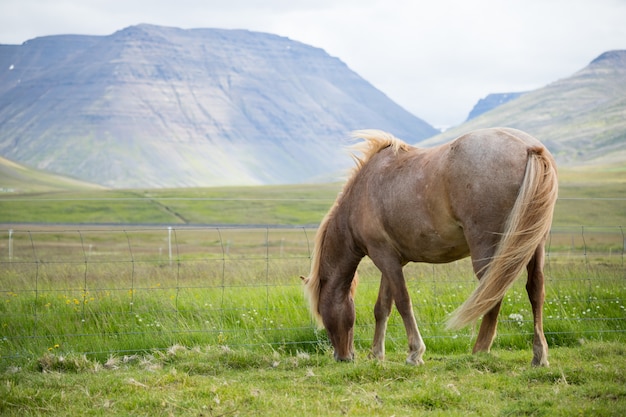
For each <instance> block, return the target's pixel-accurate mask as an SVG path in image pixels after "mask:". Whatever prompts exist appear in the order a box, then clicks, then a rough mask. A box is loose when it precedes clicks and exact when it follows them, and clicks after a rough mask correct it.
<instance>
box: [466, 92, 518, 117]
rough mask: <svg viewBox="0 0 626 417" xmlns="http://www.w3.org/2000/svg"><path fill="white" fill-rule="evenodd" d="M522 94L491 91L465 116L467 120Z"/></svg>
mask: <svg viewBox="0 0 626 417" xmlns="http://www.w3.org/2000/svg"><path fill="white" fill-rule="evenodd" d="M522 94H524V93H523V92H521V93H492V94H488V95H487V97H485V98H481V99H480V100H478V102H477V103H476V104H475V105H474V107H473V108H472V110H471V111H470V113H469V115H468V116H467V120H466V122H467V121H469V120H472V119H475V118H477V117H478V116H480V115H481V114H483V113H486V112H488V111H490V110H493V109H495V108H496V107H498V106H501V105H503V104H504V103H508V102H509V101H511V100H515V99H516V98H518V97H519V96H521V95H522Z"/></svg>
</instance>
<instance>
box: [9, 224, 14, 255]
mask: <svg viewBox="0 0 626 417" xmlns="http://www.w3.org/2000/svg"><path fill="white" fill-rule="evenodd" d="M9 262H13V229H9Z"/></svg>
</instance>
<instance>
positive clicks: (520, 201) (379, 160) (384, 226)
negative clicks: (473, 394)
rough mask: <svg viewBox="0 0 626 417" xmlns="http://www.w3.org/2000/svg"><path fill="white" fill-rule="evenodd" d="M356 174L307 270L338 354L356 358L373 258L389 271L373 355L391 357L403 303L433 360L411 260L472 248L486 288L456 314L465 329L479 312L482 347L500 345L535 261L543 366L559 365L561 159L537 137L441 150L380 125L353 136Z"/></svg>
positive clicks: (455, 144)
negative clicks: (551, 262)
mask: <svg viewBox="0 0 626 417" xmlns="http://www.w3.org/2000/svg"><path fill="white" fill-rule="evenodd" d="M353 136H354V137H355V138H361V139H364V141H363V142H361V143H359V144H357V145H355V147H354V149H355V150H356V151H357V152H362V153H363V156H362V157H358V156H355V155H354V154H353V157H354V159H355V162H356V168H355V169H354V171H353V173H352V176H351V177H350V178H349V180H348V181H347V182H346V184H345V185H344V188H343V191H342V192H341V193H340V194H339V196H338V197H337V199H336V201H335V203H334V205H333V206H332V207H331V209H330V210H329V212H328V213H327V214H326V216H325V217H324V219H323V220H322V222H321V224H320V227H319V229H318V231H317V234H316V237H315V244H314V250H313V255H312V261H311V272H310V274H309V276H308V277H306V278H305V277H302V279H303V281H304V287H305V295H306V296H307V298H308V302H309V308H310V310H311V313H312V315H313V317H314V318H315V319H316V320H317V321H318V323H319V324H320V325H321V326H323V327H325V328H326V331H327V333H328V336H329V339H330V341H331V343H332V345H333V348H334V357H335V359H336V360H338V361H344V360H352V359H354V347H353V340H354V333H353V332H354V323H355V317H356V316H355V308H354V291H355V288H356V283H357V278H356V270H357V267H358V265H359V262H360V261H361V259H362V258H363V257H364V256H368V257H369V258H370V259H371V260H372V261H373V263H374V264H375V265H376V267H377V268H378V269H379V270H380V271H381V272H382V277H381V281H380V289H379V292H378V299H377V301H376V304H375V307H374V316H375V319H376V328H375V332H374V340H373V343H372V352H371V353H372V355H373V356H374V357H375V358H377V359H379V360H383V359H384V357H385V332H386V328H387V320H388V317H389V314H390V313H391V309H392V305H393V303H394V302H395V305H396V308H397V309H398V312H399V313H400V315H401V317H402V320H403V322H404V326H405V329H406V333H407V339H408V344H409V354H408V357H407V360H406V361H407V363H409V364H415V365H419V364H422V363H424V361H423V359H422V356H423V354H424V352H425V350H426V346H425V345H424V341H423V340H422V337H421V335H420V332H419V330H418V327H417V323H416V320H415V316H414V314H413V306H412V303H411V298H410V296H409V293H408V291H407V287H406V282H405V279H404V275H403V267H404V265H406V264H407V263H408V262H428V263H446V262H451V261H455V260H458V259H461V258H464V257H466V256H468V255H469V256H471V261H472V266H473V270H474V272H475V274H476V276H477V278H478V280H479V284H478V286H477V287H476V289H475V290H474V292H473V293H472V294H471V295H470V296H469V298H468V299H467V300H466V301H465V302H464V303H463V304H462V305H461V306H460V307H459V308H458V309H456V310H455V311H454V312H453V313H452V315H451V316H450V317H449V318H448V322H447V325H448V328H450V329H459V328H461V327H464V326H466V325H468V324H471V323H473V322H475V321H476V320H478V318H480V317H481V316H483V318H482V322H481V325H480V330H479V332H478V336H477V339H476V343H475V345H474V348H473V352H474V353H476V352H489V350H490V348H491V345H492V342H493V340H494V337H495V334H496V326H497V318H498V312H499V311H500V305H501V303H502V299H503V297H504V294H505V292H506V291H507V290H508V289H509V288H510V286H511V285H512V284H513V283H514V282H515V280H516V279H517V277H518V276H519V275H520V273H521V271H522V269H523V268H524V267H526V270H527V272H528V280H527V283H526V290H527V292H528V297H529V299H530V303H531V306H532V313H533V320H534V336H533V359H532V365H535V366H548V344H547V342H546V338H545V335H544V332H543V303H544V298H545V289H544V274H543V266H544V256H545V250H544V248H545V242H546V239H547V236H548V233H549V230H550V226H551V223H552V214H553V211H554V205H555V202H556V198H557V192H558V183H557V172H556V166H555V162H554V159H553V157H552V155H551V154H550V152H549V151H548V150H547V149H546V147H545V146H543V145H542V144H541V143H540V142H539V141H538V140H537V139H535V138H533V137H532V136H530V135H528V134H526V133H524V132H522V131H519V130H516V129H510V128H492V129H481V130H477V131H473V132H470V133H467V134H465V135H463V136H460V137H458V138H457V139H455V140H454V141H452V142H449V143H446V144H443V145H441V146H437V147H434V148H416V147H413V146H410V145H408V144H406V143H404V142H403V141H401V140H399V139H397V138H395V137H394V136H392V135H391V134H388V133H385V132H381V131H377V130H362V131H357V132H354V133H353Z"/></svg>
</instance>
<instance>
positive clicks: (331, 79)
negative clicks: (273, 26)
mask: <svg viewBox="0 0 626 417" xmlns="http://www.w3.org/2000/svg"><path fill="white" fill-rule="evenodd" d="M369 127H376V128H381V129H385V130H389V131H390V132H393V133H394V134H396V135H397V136H399V137H403V138H405V139H407V140H411V141H414V142H417V141H420V140H423V139H425V138H428V137H430V136H432V135H434V134H436V133H437V131H436V130H435V129H434V128H433V127H432V126H430V125H428V124H427V123H425V122H424V121H422V120H420V119H419V118H417V117H415V116H414V115H412V114H410V113H409V112H407V111H406V110H404V109H403V108H401V107H400V106H398V105H397V104H396V103H394V102H393V101H391V100H390V99H389V98H388V97H387V96H385V95H384V94H383V93H382V92H380V91H379V90H377V89H376V88H375V87H373V86H372V85H371V84H369V83H368V82H367V81H365V80H364V79H362V78H361V77H360V76H359V75H357V74H356V73H354V72H353V71H352V70H350V69H349V68H348V67H347V66H346V65H345V64H344V63H343V62H341V61H340V60H339V59H337V58H334V57H331V56H329V55H328V54H327V53H326V52H324V51H323V50H321V49H318V48H314V47H311V46H308V45H305V44H302V43H299V42H295V41H292V40H290V39H287V38H283V37H279V36H275V35H270V34H265V33H255V32H250V31H245V30H218V29H192V30H182V29H176V28H168V27H160V26H152V25H139V26H132V27H129V28H126V29H123V30H120V31H118V32H115V33H113V34H111V35H109V36H79V35H63V36H46V37H41V38H36V39H33V40H29V41H27V42H25V43H24V44H22V45H0V155H2V156H4V157H6V158H9V159H11V160H13V161H17V162H19V163H22V164H26V165H28V166H32V167H36V168H38V169H44V170H47V171H50V172H55V173H59V174H63V175H70V176H72V177H75V178H80V179H82V180H85V181H89V182H92V183H97V184H101V185H104V186H107V187H115V188H146V187H176V186H214V185H253V184H279V183H302V182H316V181H320V180H329V179H335V178H337V176H338V175H340V174H342V173H343V171H344V169H346V168H348V167H350V164H351V162H350V159H349V158H347V157H346V155H345V152H343V151H342V147H343V146H344V145H345V143H346V141H347V139H348V135H349V132H350V131H352V130H355V129H363V128H369Z"/></svg>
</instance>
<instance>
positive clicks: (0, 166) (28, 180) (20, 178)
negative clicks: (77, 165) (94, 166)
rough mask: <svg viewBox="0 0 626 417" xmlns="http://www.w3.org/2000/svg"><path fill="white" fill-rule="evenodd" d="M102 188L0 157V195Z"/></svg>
mask: <svg viewBox="0 0 626 417" xmlns="http://www.w3.org/2000/svg"><path fill="white" fill-rule="evenodd" d="M102 189H104V187H101V186H98V185H95V184H90V183H87V182H84V181H80V180H76V179H73V178H68V177H63V176H61V175H55V174H50V173H47V172H42V171H39V170H36V169H31V168H27V167H25V166H22V165H20V164H16V163H15V162H13V161H9V160H8V159H5V158H3V157H1V156H0V193H1V194H5V193H7V194H13V193H25V192H47V191H65V190H72V191H83V190H102Z"/></svg>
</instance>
